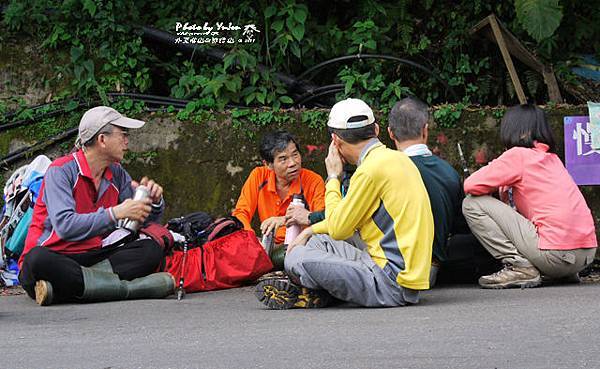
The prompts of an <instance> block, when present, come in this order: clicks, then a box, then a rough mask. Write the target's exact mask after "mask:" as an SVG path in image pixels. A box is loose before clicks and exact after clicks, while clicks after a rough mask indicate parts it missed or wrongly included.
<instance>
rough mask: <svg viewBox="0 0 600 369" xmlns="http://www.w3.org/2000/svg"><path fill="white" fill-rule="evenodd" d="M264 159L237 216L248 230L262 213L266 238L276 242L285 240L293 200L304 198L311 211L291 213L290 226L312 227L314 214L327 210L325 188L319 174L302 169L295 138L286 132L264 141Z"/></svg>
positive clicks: (248, 183) (250, 180) (248, 184)
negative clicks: (271, 238) (311, 214)
mask: <svg viewBox="0 0 600 369" xmlns="http://www.w3.org/2000/svg"><path fill="white" fill-rule="evenodd" d="M260 156H261V158H262V162H263V166H260V167H257V168H254V169H253V170H252V172H251V173H250V175H249V176H248V179H247V180H246V183H244V186H243V187H242V191H241V193H240V197H239V199H238V201H237V205H236V206H235V209H234V210H233V213H232V214H233V215H234V216H235V217H237V218H238V219H239V220H240V221H241V222H242V223H243V224H244V228H245V229H247V230H252V226H251V224H250V223H251V221H252V218H253V217H254V213H255V212H256V211H258V218H259V219H260V222H261V225H260V230H261V232H262V234H263V235H265V234H269V233H271V232H274V241H275V243H276V244H281V243H283V241H284V240H285V230H286V212H288V207H289V205H290V202H291V201H292V196H293V195H296V194H300V195H303V197H304V203H305V204H306V205H307V207H308V209H302V208H297V209H294V210H292V209H290V213H288V218H287V223H288V225H289V224H290V223H291V222H295V223H297V224H300V225H302V226H308V225H310V220H309V215H310V212H315V211H322V210H323V209H325V184H324V182H323V179H322V178H321V176H320V175H318V174H317V173H315V172H313V171H311V170H308V169H304V168H302V155H301V154H300V148H299V147H298V143H297V142H296V140H295V139H294V137H293V136H292V135H291V134H290V133H288V132H285V131H276V132H271V133H269V134H267V135H265V136H264V137H263V138H262V141H261V143H260Z"/></svg>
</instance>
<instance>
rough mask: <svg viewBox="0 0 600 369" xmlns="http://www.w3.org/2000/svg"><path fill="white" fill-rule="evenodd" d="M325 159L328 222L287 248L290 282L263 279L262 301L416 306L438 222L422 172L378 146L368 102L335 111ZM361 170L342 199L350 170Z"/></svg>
mask: <svg viewBox="0 0 600 369" xmlns="http://www.w3.org/2000/svg"><path fill="white" fill-rule="evenodd" d="M327 126H328V130H329V133H330V134H331V144H330V146H329V154H328V156H327V158H326V159H325V165H326V167H327V174H328V177H327V181H326V185H325V220H323V221H321V222H319V223H317V224H314V225H312V226H311V227H308V228H306V229H305V230H304V231H303V232H302V233H301V234H300V235H299V236H298V237H297V238H296V239H295V240H294V241H293V242H292V243H291V244H290V245H289V246H288V250H287V255H286V258H285V272H286V275H275V276H271V277H267V278H264V279H263V280H262V281H261V282H260V283H259V284H258V285H257V287H256V295H257V297H258V298H259V300H261V301H262V302H263V303H264V304H265V305H267V306H268V307H269V308H273V309H287V308H292V307H322V306H325V305H326V304H327V302H328V301H329V299H330V297H331V296H333V297H335V298H337V299H338V300H342V301H348V302H352V303H355V304H358V305H361V306H373V307H385V306H403V305H407V304H415V303H417V302H418V301H419V291H420V290H425V289H428V288H429V270H430V267H431V252H432V243H433V216H432V214H431V206H430V203H429V197H428V196H427V191H426V189H425V186H424V184H423V180H422V179H421V175H420V174H419V171H418V169H417V167H416V166H415V165H414V164H413V162H412V161H411V160H410V159H409V157H408V156H406V154H404V153H402V152H399V151H396V150H391V149H388V148H387V147H385V146H384V145H383V144H382V143H381V142H380V141H379V140H378V139H377V136H378V134H379V126H378V125H377V124H376V123H375V118H374V116H373V111H372V110H371V108H370V107H369V106H368V105H367V104H366V103H365V102H363V101H362V100H359V99H346V100H343V101H340V102H338V103H337V104H335V105H334V106H333V108H332V109H331V112H330V114H329V120H328V122H327ZM345 162H346V163H350V164H354V165H357V169H356V172H355V173H354V175H353V176H352V178H351V179H350V186H349V191H348V193H347V194H346V196H345V197H343V198H342V194H341V193H340V176H341V174H342V170H343V164H344V163H345Z"/></svg>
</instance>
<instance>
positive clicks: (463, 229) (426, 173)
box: [388, 97, 497, 286]
mask: <svg viewBox="0 0 600 369" xmlns="http://www.w3.org/2000/svg"><path fill="white" fill-rule="evenodd" d="M430 121H431V117H430V114H429V107H428V106H427V104H425V103H423V102H422V101H420V100H419V99H417V98H415V97H407V98H405V99H402V100H400V101H399V102H397V103H396V105H394V107H393V109H392V110H391V112H390V114H389V117H388V124H389V127H388V133H389V135H390V138H391V139H392V140H393V141H394V143H395V145H396V148H397V149H398V150H400V151H403V152H404V153H405V154H406V155H408V156H409V157H410V159H411V160H412V161H413V163H414V164H415V165H416V166H417V168H418V169H419V173H420V174H421V177H422V179H423V182H424V183H425V188H426V189H427V193H428V195H429V200H430V202H431V210H432V212H433V218H434V241H433V258H432V269H431V275H430V286H433V285H434V284H435V282H436V279H437V272H438V270H440V268H441V271H440V277H442V274H445V275H447V276H448V278H446V279H452V280H453V281H457V282H466V281H473V280H476V278H478V277H479V276H481V275H483V274H485V273H487V272H489V271H490V270H495V268H497V262H495V261H494V259H493V258H491V257H490V256H489V254H488V253H487V252H486V251H485V250H484V249H483V248H482V247H481V245H479V243H478V242H477V240H476V239H475V237H474V236H473V235H472V234H471V233H470V230H469V227H468V226H467V223H466V221H465V219H464V216H463V214H462V209H461V207H462V201H463V198H464V193H463V189H462V184H461V178H460V175H459V174H458V173H457V172H456V170H454V168H453V167H452V166H451V165H450V164H449V163H448V162H446V161H445V160H443V159H441V158H440V157H438V156H436V155H433V154H432V153H431V151H430V150H429V148H428V147H427V138H428V128H429V122H430Z"/></svg>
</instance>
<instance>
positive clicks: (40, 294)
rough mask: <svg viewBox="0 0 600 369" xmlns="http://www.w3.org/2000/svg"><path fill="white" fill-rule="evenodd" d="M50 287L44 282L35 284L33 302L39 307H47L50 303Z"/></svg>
mask: <svg viewBox="0 0 600 369" xmlns="http://www.w3.org/2000/svg"><path fill="white" fill-rule="evenodd" d="M52 292H53V291H52V285H51V284H50V283H47V282H46V281H37V282H35V302H37V303H38V305H40V306H48V305H50V304H51V303H52Z"/></svg>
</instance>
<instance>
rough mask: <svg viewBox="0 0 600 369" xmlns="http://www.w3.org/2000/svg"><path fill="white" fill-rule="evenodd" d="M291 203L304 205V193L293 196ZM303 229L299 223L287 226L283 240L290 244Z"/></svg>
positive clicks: (285, 243)
mask: <svg viewBox="0 0 600 369" xmlns="http://www.w3.org/2000/svg"><path fill="white" fill-rule="evenodd" d="M290 205H296V206H302V207H304V201H303V197H302V195H294V196H292V202H291V203H290ZM301 231H302V229H301V227H300V225H299V224H294V225H291V226H289V227H287V228H286V230H285V241H283V244H284V245H289V244H290V243H291V242H292V241H293V240H294V239H295V238H296V237H298V235H299V234H300V232H301Z"/></svg>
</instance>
